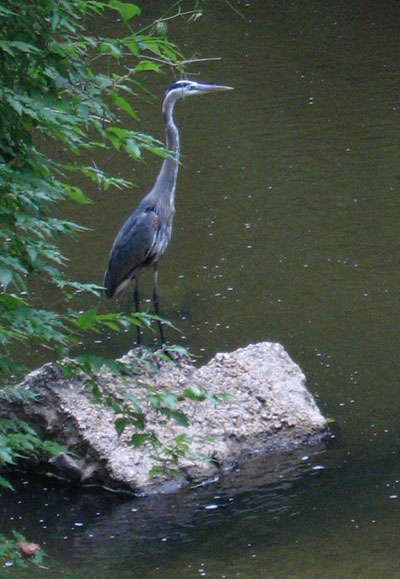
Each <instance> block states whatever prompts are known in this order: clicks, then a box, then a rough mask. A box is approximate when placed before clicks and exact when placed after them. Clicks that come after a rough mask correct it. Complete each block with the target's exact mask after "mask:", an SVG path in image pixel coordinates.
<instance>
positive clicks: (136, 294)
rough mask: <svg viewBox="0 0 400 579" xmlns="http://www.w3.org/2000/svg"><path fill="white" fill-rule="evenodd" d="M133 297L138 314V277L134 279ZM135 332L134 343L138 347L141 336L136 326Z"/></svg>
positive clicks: (138, 327)
mask: <svg viewBox="0 0 400 579" xmlns="http://www.w3.org/2000/svg"><path fill="white" fill-rule="evenodd" d="M133 297H134V300H135V311H136V313H138V312H140V296H139V276H138V277H136V278H135V291H134V293H133ZM136 332H137V339H136V343H137V345H138V346H140V344H141V341H142V339H141V336H140V326H136Z"/></svg>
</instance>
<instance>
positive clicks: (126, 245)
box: [104, 80, 231, 343]
mask: <svg viewBox="0 0 400 579" xmlns="http://www.w3.org/2000/svg"><path fill="white" fill-rule="evenodd" d="M230 88H231V87H226V86H219V85H213V84H203V83H198V82H195V81H188V80H179V81H177V82H175V83H174V84H173V85H172V86H170V87H169V89H168V90H167V92H166V94H165V96H164V100H163V104H162V115H163V120H164V126H165V131H166V148H167V150H168V152H169V156H168V158H166V159H165V160H164V161H163V163H162V166H161V170H160V173H159V175H158V177H157V179H156V182H155V183H154V186H153V188H152V189H151V191H150V192H149V193H148V194H147V195H146V196H145V197H144V198H143V199H142V201H141V202H140V203H139V205H138V207H137V209H135V211H134V212H133V213H132V214H131V216H130V217H128V219H127V220H126V221H125V223H124V224H123V226H122V227H121V229H120V230H119V232H118V234H117V236H116V238H115V241H114V243H113V246H112V249H111V252H110V258H109V263H108V268H107V271H106V273H105V276H104V288H105V294H106V296H107V297H108V298H113V297H115V296H118V295H119V294H120V293H121V292H122V291H123V289H124V288H125V287H126V286H127V285H128V284H129V282H130V281H131V280H133V279H135V280H136V286H135V304H136V310H137V311H138V310H139V287H138V278H139V276H140V274H141V273H142V271H143V270H144V269H146V268H148V267H150V266H153V268H154V290H153V302H154V307H155V310H156V313H157V314H158V313H159V312H158V288H157V266H158V262H159V261H160V259H161V257H162V255H163V253H164V252H165V250H166V248H167V246H168V243H169V240H170V239H171V233H172V220H173V218H174V214H175V189H176V180H177V175H178V167H179V152H180V143H179V132H178V128H177V126H176V125H175V123H174V118H173V110H174V106H175V103H176V101H177V100H178V99H180V98H184V97H186V96H192V95H196V94H206V93H209V92H221V91H225V90H229V89H230ZM171 157H172V158H171ZM160 335H161V341H162V343H164V336H163V333H162V327H161V324H160ZM139 339H140V336H139V333H138V341H139Z"/></svg>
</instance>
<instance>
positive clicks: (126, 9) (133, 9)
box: [109, 0, 141, 23]
mask: <svg viewBox="0 0 400 579" xmlns="http://www.w3.org/2000/svg"><path fill="white" fill-rule="evenodd" d="M109 6H110V8H114V9H115V10H118V12H119V13H120V14H121V16H122V20H123V21H124V23H126V22H128V20H130V19H131V18H133V17H134V16H140V14H141V10H140V8H139V6H137V5H136V4H130V3H128V2H119V1H118V0H110V2H109Z"/></svg>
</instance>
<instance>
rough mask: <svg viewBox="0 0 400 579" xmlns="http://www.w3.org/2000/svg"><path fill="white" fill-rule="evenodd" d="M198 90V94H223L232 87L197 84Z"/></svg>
mask: <svg viewBox="0 0 400 579" xmlns="http://www.w3.org/2000/svg"><path fill="white" fill-rule="evenodd" d="M198 89H199V91H200V92H202V93H203V92H204V93H206V92H223V91H225V90H233V86H223V85H220V84H199V86H198Z"/></svg>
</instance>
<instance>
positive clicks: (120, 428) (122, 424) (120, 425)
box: [114, 418, 129, 436]
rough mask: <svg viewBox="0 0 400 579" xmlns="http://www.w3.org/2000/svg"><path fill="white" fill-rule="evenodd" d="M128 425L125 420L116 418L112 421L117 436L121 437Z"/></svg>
mask: <svg viewBox="0 0 400 579" xmlns="http://www.w3.org/2000/svg"><path fill="white" fill-rule="evenodd" d="M128 424H129V420H128V419H127V418H117V419H116V420H115V421H114V426H115V430H116V431H117V434H118V436H121V434H122V433H123V432H124V430H125V428H126V426H127V425H128Z"/></svg>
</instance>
